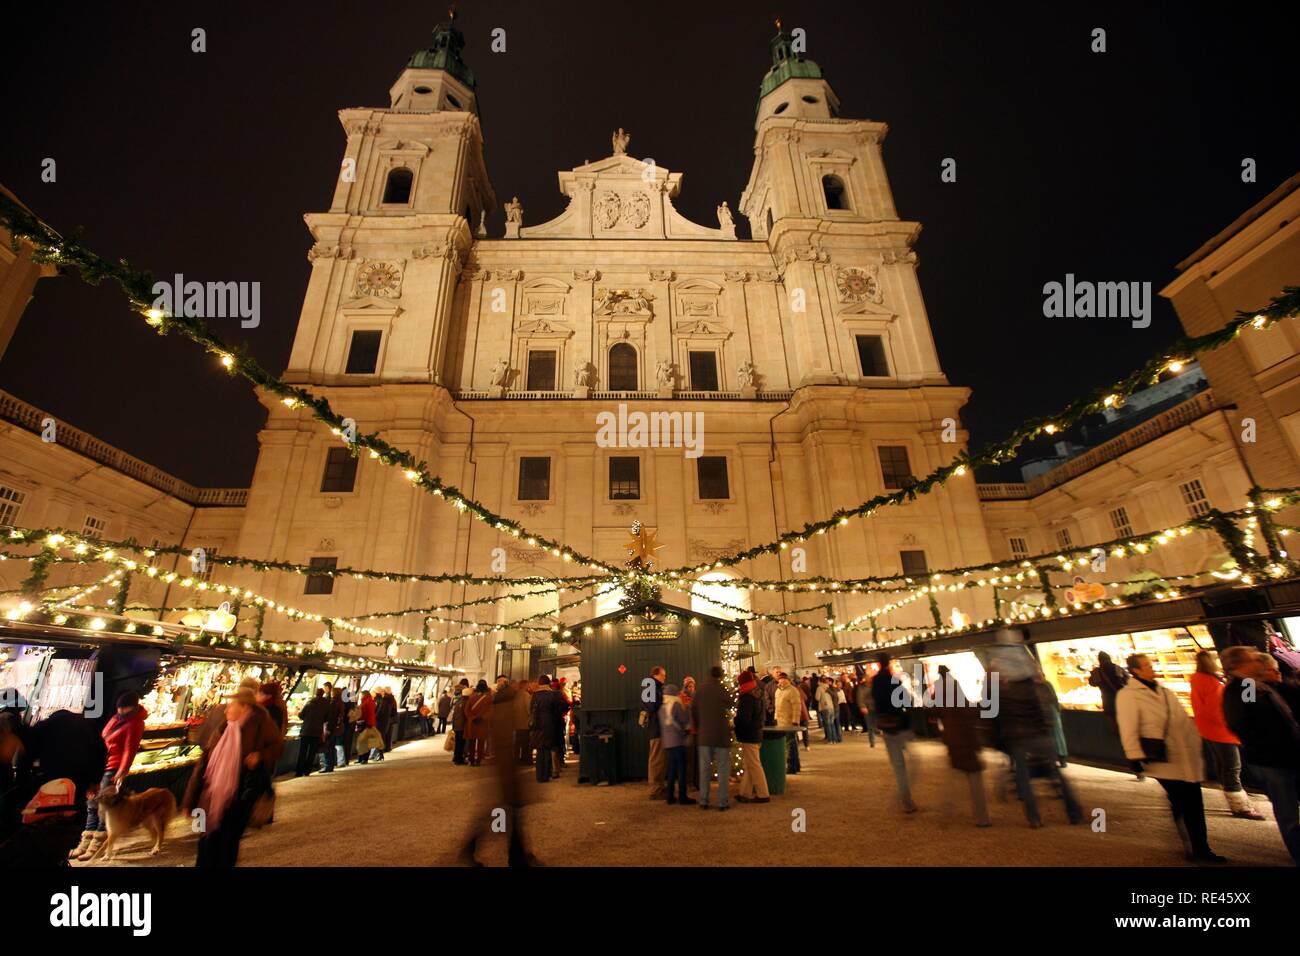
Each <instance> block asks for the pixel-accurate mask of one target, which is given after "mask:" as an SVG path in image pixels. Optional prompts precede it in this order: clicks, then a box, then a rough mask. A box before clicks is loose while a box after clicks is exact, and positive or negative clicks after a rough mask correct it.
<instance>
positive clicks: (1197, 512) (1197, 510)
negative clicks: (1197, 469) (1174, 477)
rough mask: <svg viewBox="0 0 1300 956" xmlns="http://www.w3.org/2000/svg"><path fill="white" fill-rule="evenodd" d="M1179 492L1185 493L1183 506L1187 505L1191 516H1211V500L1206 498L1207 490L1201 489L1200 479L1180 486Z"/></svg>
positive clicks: (1194, 479)
mask: <svg viewBox="0 0 1300 956" xmlns="http://www.w3.org/2000/svg"><path fill="white" fill-rule="evenodd" d="M1178 490H1179V491H1181V492H1182V493H1183V504H1185V505H1187V513H1188V514H1189V515H1191V516H1192V517H1193V518H1199V517H1200V516H1201V515H1203V514H1209V512H1210V499H1209V498H1207V497H1206V496H1205V489H1204V488H1202V487H1201V481H1200V479H1199V478H1193V479H1192V480H1191V481H1185V482H1183V483H1182V484H1181V485H1179V486H1178Z"/></svg>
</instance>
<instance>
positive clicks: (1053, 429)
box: [1043, 425, 1056, 435]
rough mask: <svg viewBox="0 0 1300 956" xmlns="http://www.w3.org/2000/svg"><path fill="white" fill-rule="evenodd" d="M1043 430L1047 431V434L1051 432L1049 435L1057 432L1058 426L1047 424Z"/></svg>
mask: <svg viewBox="0 0 1300 956" xmlns="http://www.w3.org/2000/svg"><path fill="white" fill-rule="evenodd" d="M1043 431H1045V432H1047V434H1049V435H1055V434H1056V426H1055V425H1045V426H1043Z"/></svg>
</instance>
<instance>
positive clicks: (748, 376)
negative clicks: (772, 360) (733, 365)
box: [736, 362, 758, 391]
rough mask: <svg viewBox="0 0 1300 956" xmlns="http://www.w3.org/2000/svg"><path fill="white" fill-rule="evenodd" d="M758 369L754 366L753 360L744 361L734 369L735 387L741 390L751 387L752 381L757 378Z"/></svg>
mask: <svg viewBox="0 0 1300 956" xmlns="http://www.w3.org/2000/svg"><path fill="white" fill-rule="evenodd" d="M757 373H758V369H756V368H754V363H753V362H746V363H745V364H744V365H742V366H740V368H739V369H737V371H736V387H737V388H739V389H740V390H741V391H745V390H746V389H752V388H753V387H754V381H755V379H756V378H757Z"/></svg>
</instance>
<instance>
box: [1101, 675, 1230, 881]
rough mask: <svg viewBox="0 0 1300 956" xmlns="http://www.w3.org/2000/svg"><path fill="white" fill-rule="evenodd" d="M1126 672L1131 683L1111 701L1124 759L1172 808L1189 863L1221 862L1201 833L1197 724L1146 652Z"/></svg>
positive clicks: (1202, 768)
mask: <svg viewBox="0 0 1300 956" xmlns="http://www.w3.org/2000/svg"><path fill="white" fill-rule="evenodd" d="M1128 669H1129V673H1131V674H1132V675H1133V678H1134V679H1133V680H1131V681H1129V682H1128V683H1127V684H1125V685H1124V687H1123V689H1122V690H1121V691H1120V692H1119V694H1118V695H1116V697H1115V712H1116V717H1117V718H1118V720H1119V736H1120V741H1121V743H1123V745H1124V756H1125V757H1127V758H1128V760H1129V763H1130V764H1132V765H1133V768H1134V770H1136V771H1138V772H1141V773H1146V774H1148V775H1150V776H1152V777H1155V778H1156V781H1157V782H1158V783H1159V784H1160V786H1161V787H1163V788H1164V791H1165V794H1166V795H1167V796H1168V797H1169V805H1170V807H1171V808H1172V809H1173V813H1174V825H1175V826H1177V827H1178V832H1179V834H1180V835H1181V836H1182V837H1183V841H1184V843H1186V844H1187V845H1188V848H1189V849H1190V851H1191V857H1192V859H1194V860H1197V861H1199V862H1202V863H1223V862H1225V859H1224V857H1221V856H1219V855H1218V854H1217V853H1215V852H1214V851H1213V850H1211V849H1210V844H1209V840H1208V839H1207V837H1206V832H1205V804H1204V802H1203V801H1202V799H1201V781H1202V780H1203V779H1205V765H1204V762H1203V761H1202V759H1201V735H1200V734H1199V733H1197V730H1196V724H1194V723H1193V722H1192V719H1191V718H1190V717H1188V716H1187V711H1185V710H1184V709H1183V705H1182V702H1181V701H1179V699H1178V698H1177V696H1175V694H1174V692H1173V691H1171V690H1169V688H1167V687H1162V686H1161V685H1160V684H1159V683H1158V682H1157V681H1156V673H1155V669H1154V668H1153V667H1152V666H1151V661H1150V659H1149V658H1148V657H1147V656H1146V655H1145V654H1133V655H1131V656H1130V657H1129V659H1128ZM1143 740H1145V741H1146V745H1145V746H1144V745H1143ZM1162 751H1163V752H1162Z"/></svg>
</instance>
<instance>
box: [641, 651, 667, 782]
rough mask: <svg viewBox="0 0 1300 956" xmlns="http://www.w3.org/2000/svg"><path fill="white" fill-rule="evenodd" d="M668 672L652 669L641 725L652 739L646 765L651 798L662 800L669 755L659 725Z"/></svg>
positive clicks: (644, 697) (646, 688)
mask: <svg viewBox="0 0 1300 956" xmlns="http://www.w3.org/2000/svg"><path fill="white" fill-rule="evenodd" d="M666 680H668V672H667V671H666V670H665V669H664V668H663V667H655V668H652V669H651V671H650V681H651V683H650V684H648V685H646V686H645V693H643V694H642V696H641V715H640V720H641V726H642V727H643V728H645V732H646V737H647V738H649V741H650V756H649V758H648V761H647V766H646V779H647V781H648V782H649V784H650V799H651V800H662V799H663V798H664V797H665V796H666V795H667V792H668V790H667V787H666V785H665V778H666V776H667V773H668V756H667V754H665V753H664V743H663V734H662V728H660V726H659V708H660V707H661V706H662V704H663V698H664V682H665V681H666Z"/></svg>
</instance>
